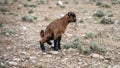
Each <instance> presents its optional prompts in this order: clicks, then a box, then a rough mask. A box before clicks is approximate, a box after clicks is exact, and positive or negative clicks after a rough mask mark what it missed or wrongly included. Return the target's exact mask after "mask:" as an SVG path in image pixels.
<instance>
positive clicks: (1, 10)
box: [0, 7, 9, 12]
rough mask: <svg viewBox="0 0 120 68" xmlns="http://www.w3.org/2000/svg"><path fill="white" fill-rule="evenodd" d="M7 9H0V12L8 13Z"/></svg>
mask: <svg viewBox="0 0 120 68" xmlns="http://www.w3.org/2000/svg"><path fill="white" fill-rule="evenodd" d="M8 11H9V10H8V8H6V7H0V12H8Z"/></svg>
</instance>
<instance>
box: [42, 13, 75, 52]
mask: <svg viewBox="0 0 120 68" xmlns="http://www.w3.org/2000/svg"><path fill="white" fill-rule="evenodd" d="M70 22H76V15H75V13H74V12H68V13H67V14H66V15H65V16H64V17H62V18H60V19H56V20H55V21H53V22H52V23H50V24H49V25H48V26H47V28H46V30H45V31H43V30H41V32H40V36H41V38H42V39H41V40H40V48H41V50H42V51H43V52H45V51H46V49H45V46H44V43H45V42H47V44H49V45H51V44H52V43H51V42H50V40H54V47H53V49H54V50H55V51H58V50H60V49H61V47H60V41H61V37H62V34H63V33H64V32H65V29H66V27H67V25H68V24H69V23H70Z"/></svg>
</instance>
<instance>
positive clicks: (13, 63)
mask: <svg viewBox="0 0 120 68" xmlns="http://www.w3.org/2000/svg"><path fill="white" fill-rule="evenodd" d="M8 64H9V65H17V62H14V61H10V62H8Z"/></svg>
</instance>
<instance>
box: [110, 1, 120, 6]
mask: <svg viewBox="0 0 120 68" xmlns="http://www.w3.org/2000/svg"><path fill="white" fill-rule="evenodd" d="M111 1H112V3H111V4H112V5H116V4H120V0H111Z"/></svg>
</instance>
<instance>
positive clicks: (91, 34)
mask: <svg viewBox="0 0 120 68" xmlns="http://www.w3.org/2000/svg"><path fill="white" fill-rule="evenodd" d="M97 37H98V34H97V33H93V32H87V33H85V38H86V39H87V38H97Z"/></svg>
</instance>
